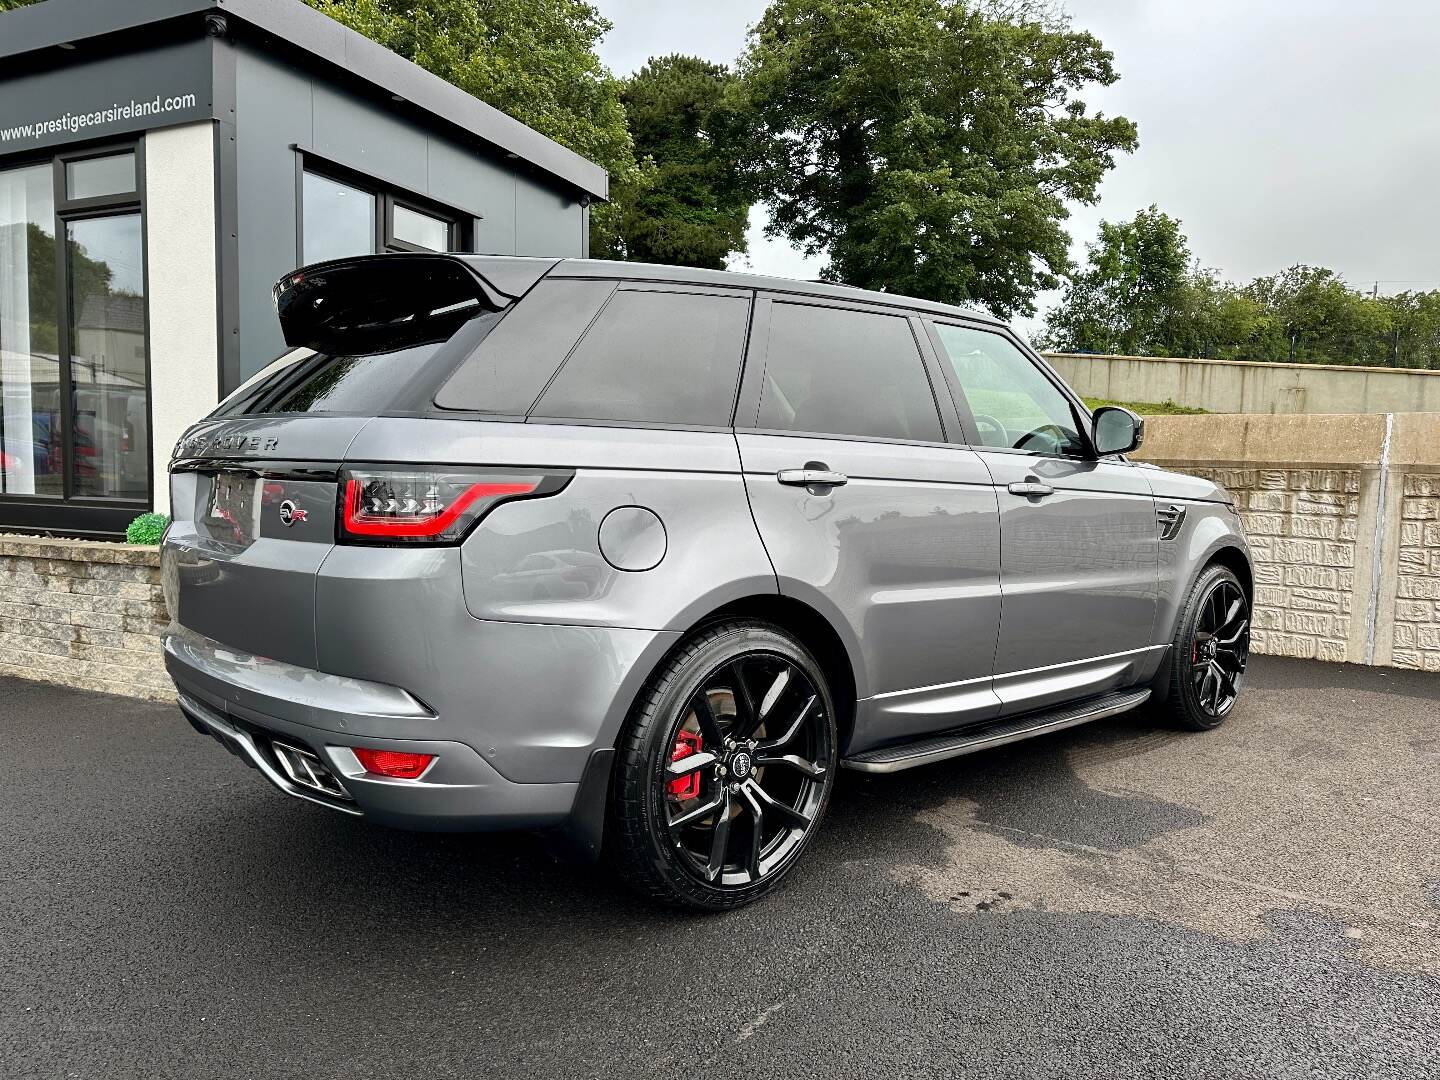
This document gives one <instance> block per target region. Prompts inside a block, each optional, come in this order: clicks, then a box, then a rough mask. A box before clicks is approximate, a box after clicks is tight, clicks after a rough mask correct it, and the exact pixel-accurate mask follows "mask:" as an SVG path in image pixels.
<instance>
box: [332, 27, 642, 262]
mask: <svg viewBox="0 0 1440 1080" xmlns="http://www.w3.org/2000/svg"><path fill="white" fill-rule="evenodd" d="M305 2H306V3H308V4H309V5H310V6H311V7H313V8H315V9H317V10H319V11H323V12H324V13H325V14H326V15H329V16H330V17H331V18H333V19H335V20H336V21H338V22H341V23H344V24H345V25H346V26H349V27H350V28H351V29H353V30H357V31H359V32H360V33H362V34H364V35H365V36H366V37H368V38H371V39H372V40H374V41H377V42H379V43H380V44H381V45H383V46H385V47H386V48H387V49H391V50H393V51H394V52H397V53H399V54H400V55H401V56H403V57H405V58H406V59H408V60H412V61H414V62H415V63H417V64H419V65H420V66H421V67H423V68H426V69H427V70H429V71H431V72H433V73H435V74H436V75H439V76H440V77H441V78H442V79H445V80H447V81H448V82H451V83H454V84H455V85H456V86H458V87H459V88H460V89H462V90H464V91H465V92H467V93H469V94H473V95H474V96H475V97H477V98H479V99H480V100H481V101H484V102H487V103H489V104H490V105H493V106H495V108H497V109H500V110H501V111H503V112H506V113H509V114H510V115H511V116H513V117H515V119H517V120H519V121H521V122H522V123H524V124H528V125H529V126H530V127H532V128H534V129H535V130H537V131H539V132H540V133H542V134H544V135H548V136H549V137H550V138H552V139H554V140H555V141H556V142H558V143H560V144H561V145H563V146H566V147H569V148H570V149H571V150H574V151H575V152H576V153H578V154H581V155H583V156H585V157H587V158H589V159H590V160H591V161H594V162H596V163H598V164H600V165H602V166H604V167H605V168H606V169H607V170H609V173H610V184H611V193H612V196H613V197H614V199H615V201H614V202H612V203H611V204H610V205H597V206H596V207H595V208H594V209H593V210H592V211H591V215H590V241H591V249H592V251H593V252H594V253H595V254H596V255H604V254H612V253H615V252H616V251H617V250H618V248H619V240H618V229H617V226H618V218H619V216H620V210H619V205H617V204H623V203H624V202H625V201H626V199H627V198H631V197H633V194H632V193H633V192H634V190H635V189H636V188H637V187H638V186H639V185H641V184H642V183H643V173H642V171H641V169H640V168H639V167H638V166H637V164H636V161H635V153H634V145H633V143H632V141H631V138H630V132H629V130H628V128H627V127H626V123H625V108H624V106H623V105H622V104H621V102H620V89H621V83H620V80H618V79H616V78H615V77H614V76H613V75H612V74H611V73H610V72H609V70H608V69H606V67H605V66H604V65H603V64H602V63H601V62H600V58H599V57H598V56H597V55H596V54H595V45H596V43H597V42H598V41H599V40H600V39H601V38H602V37H603V36H604V35H605V34H606V33H607V32H608V31H609V30H610V26H611V24H610V23H609V22H608V21H607V20H606V19H605V18H604V17H602V16H601V15H600V13H599V11H598V10H596V8H595V7H594V6H592V5H591V4H588V3H585V2H583V0H305Z"/></svg>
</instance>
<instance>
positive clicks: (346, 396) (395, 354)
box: [211, 313, 500, 417]
mask: <svg viewBox="0 0 1440 1080" xmlns="http://www.w3.org/2000/svg"><path fill="white" fill-rule="evenodd" d="M499 318H500V316H499V315H498V314H496V313H489V314H485V315H481V316H479V317H478V318H475V319H472V320H470V321H469V322H468V323H466V324H465V325H464V326H462V327H461V328H460V330H459V332H458V333H456V334H455V336H454V337H452V338H450V339H449V340H448V341H441V342H427V343H425V344H423V345H412V346H410V347H409V348H402V349H391V350H387V351H383V352H367V353H358V352H312V351H310V350H308V349H300V350H296V351H294V352H291V353H287V354H286V355H285V356H283V357H281V358H280V359H279V360H276V361H275V362H274V363H273V364H271V365H270V366H269V367H268V368H266V369H265V370H264V371H262V372H260V374H259V375H258V376H256V377H255V378H254V379H252V380H250V381H249V382H247V383H246V384H245V385H244V386H242V387H241V388H240V389H239V390H237V391H236V392H235V393H234V394H232V395H231V396H230V397H228V398H226V399H225V400H224V401H223V402H221V403H220V407H219V408H218V409H216V410H215V412H214V413H212V414H211V415H212V416H216V417H229V416H254V415H260V414H274V413H340V414H348V415H355V414H359V415H362V416H376V415H379V414H381V413H407V412H424V411H426V410H427V408H428V406H429V403H430V401H431V399H432V398H433V397H434V395H435V391H436V389H437V388H438V387H440V386H441V385H442V384H443V383H444V382H445V380H446V379H448V378H449V377H450V375H451V374H452V373H453V372H454V370H455V367H456V365H457V364H459V362H460V361H461V360H462V359H463V358H464V357H465V356H466V355H467V354H468V353H469V352H471V351H472V350H473V349H474V347H475V345H476V344H478V343H479V342H480V341H481V340H482V339H483V337H484V335H485V334H486V333H487V332H488V331H489V329H490V328H491V327H493V326H494V325H495V323H496V322H497V321H498V320H499Z"/></svg>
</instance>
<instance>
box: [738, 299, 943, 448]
mask: <svg viewBox="0 0 1440 1080" xmlns="http://www.w3.org/2000/svg"><path fill="white" fill-rule="evenodd" d="M776 304H791V305H795V306H797V307H820V308H829V309H839V310H842V311H854V312H859V313H861V314H865V315H884V316H886V317H888V318H892V319H903V320H904V321H905V322H906V324H907V326H908V328H909V330H910V336H911V338H912V339H913V340H914V343H915V352H916V354H917V356H918V358H919V360H920V364H921V371H922V372H923V373H924V375H925V381H926V383H927V384H928V386H929V388H930V400H931V404H932V405H933V406H934V408H935V416H936V419H937V420H938V421H939V424H940V434H941V438H940V439H939V440H938V441H936V440H930V439H899V438H886V437H882V436H877V435H852V434H848V433H846V432H835V431H796V430H791V429H788V428H764V427H760V426H759V414H760V399H761V397H762V389H763V386H764V379H765V369H766V362H767V359H768V354H769V350H770V323H771V317H772V315H773V312H774V306H775V305H776ZM920 322H921V320H920V317H919V314H918V313H917V312H915V311H914V310H912V309H908V308H899V307H888V306H886V305H883V304H870V303H866V302H865V301H856V300H847V299H839V298H835V297H828V296H814V295H809V294H806V293H765V292H760V293H757V295H756V299H755V304H754V308H753V313H752V315H751V329H750V340H749V344H748V347H747V349H746V353H745V365H744V368H743V371H742V375H741V383H740V394H739V398H738V400H737V402H736V408H735V417H734V425H733V427H734V430H735V431H737V432H744V433H746V434H750V435H779V436H787V437H794V438H798V439H830V440H838V441H842V442H863V443H881V444H885V445H893V446H927V447H949V446H953V445H955V440H954V438H953V435H954V434H957V433H959V432H960V430H961V429H960V425H959V422H958V418H957V415H956V413H955V409H954V403H953V401H951V400H950V396H949V395H948V394H941V393H940V392H939V390H938V389H937V386H938V384H937V379H939V378H941V377H942V375H943V372H938V371H936V370H935V369H936V358H935V356H934V355H932V352H931V349H930V348H929V347H928V346H927V344H926V339H925V332H924V329H923V327H922V326H921V325H920Z"/></svg>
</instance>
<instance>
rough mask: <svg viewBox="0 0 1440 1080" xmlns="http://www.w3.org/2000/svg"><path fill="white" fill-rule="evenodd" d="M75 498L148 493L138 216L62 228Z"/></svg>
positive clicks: (89, 220)
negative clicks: (67, 295)
mask: <svg viewBox="0 0 1440 1080" xmlns="http://www.w3.org/2000/svg"><path fill="white" fill-rule="evenodd" d="M66 241H67V243H68V245H69V259H68V261H69V271H70V272H69V286H70V319H71V322H70V385H71V392H72V394H73V395H74V430H75V441H74V448H75V455H74V462H73V471H74V492H75V494H77V495H99V496H108V497H112V498H123V499H144V498H146V497H147V496H148V494H149V447H150V432H149V420H148V414H149V408H148V404H147V401H148V396H147V395H148V384H149V376H148V374H147V370H146V363H145V264H144V256H143V253H142V249H141V240H140V215H139V214H137V213H126V214H114V215H110V216H107V217H94V218H83V219H81V220H79V221H71V222H68V223H67V225H66Z"/></svg>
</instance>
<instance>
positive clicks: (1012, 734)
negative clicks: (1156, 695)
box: [840, 688, 1150, 773]
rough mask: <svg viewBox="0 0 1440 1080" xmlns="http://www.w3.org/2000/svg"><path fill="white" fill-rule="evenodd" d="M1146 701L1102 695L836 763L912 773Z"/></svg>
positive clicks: (1133, 695) (1141, 695) (1142, 693)
mask: <svg viewBox="0 0 1440 1080" xmlns="http://www.w3.org/2000/svg"><path fill="white" fill-rule="evenodd" d="M1149 697H1150V691H1149V689H1148V688H1147V689H1143V690H1123V691H1120V692H1119V693H1114V694H1101V695H1100V696H1098V697H1093V698H1087V699H1086V700H1085V701H1081V702H1078V703H1077V704H1073V705H1066V706H1064V707H1063V708H1059V709H1051V710H1048V711H1046V712H1037V713H1029V714H1028V715H1025V716H1019V717H1012V718H1011V719H1009V720H999V721H996V722H995V723H992V724H986V725H985V726H984V727H978V728H968V729H966V730H965V731H956V732H951V733H949V734H947V735H929V736H926V737H925V738H923V739H919V740H917V741H915V742H909V743H903V744H901V745H900V746H886V747H884V748H882V749H879V750H867V751H865V752H864V753H863V754H856V755H855V756H854V757H849V758H846V759H845V760H844V761H842V762H840V764H841V766H843V767H844V768H846V769H855V770H856V771H857V772H870V773H892V772H899V771H900V770H902V769H913V768H915V766H917V765H929V764H930V763H931V762H934V761H946V760H948V759H949V758H956V757H961V756H962V755H964V754H973V753H975V752H976V751H978V750H989V749H990V748H991V747H992V746H1004V745H1005V744H1006V743H1013V742H1019V741H1020V740H1021V739H1029V738H1033V737H1034V736H1036V735H1044V734H1046V733H1048V732H1051V731H1063V730H1064V729H1065V728H1070V727H1075V726H1076V725H1078V724H1088V723H1089V722H1090V721H1091V720H1099V719H1100V718H1102V717H1105V716H1114V715H1115V714H1116V713H1122V712H1128V711H1129V710H1130V709H1133V708H1135V707H1136V706H1137V705H1142V704H1144V703H1145V701H1146V700H1147V699H1148V698H1149Z"/></svg>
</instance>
